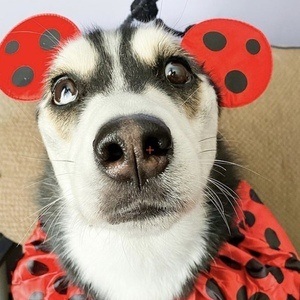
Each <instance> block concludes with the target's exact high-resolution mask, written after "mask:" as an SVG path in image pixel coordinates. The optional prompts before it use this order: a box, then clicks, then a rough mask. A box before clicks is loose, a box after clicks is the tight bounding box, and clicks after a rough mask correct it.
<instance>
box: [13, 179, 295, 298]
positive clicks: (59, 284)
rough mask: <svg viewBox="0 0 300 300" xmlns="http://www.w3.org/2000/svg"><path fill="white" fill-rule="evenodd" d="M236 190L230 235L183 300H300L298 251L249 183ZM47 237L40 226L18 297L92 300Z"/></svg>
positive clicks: (16, 282) (23, 266) (20, 275)
mask: <svg viewBox="0 0 300 300" xmlns="http://www.w3.org/2000/svg"><path fill="white" fill-rule="evenodd" d="M236 192H237V194H238V196H239V198H238V205H239V208H240V209H239V210H238V216H237V217H236V218H235V221H234V224H233V226H232V232H231V237H230V239H229V241H228V242H226V243H225V244H224V245H223V246H222V248H221V249H220V250H219V252H218V255H217V256H216V257H215V259H214V260H213V261H212V263H211V266H210V270H209V271H208V272H201V273H200V274H199V276H198V278H197V280H196V282H195V286H194V290H193V291H192V293H191V294H190V295H189V297H188V298H187V299H184V300H211V299H213V300H226V299H228V300H229V299H230V300H231V299H232V300H233V299H237V300H248V299H251V300H255V299H263V300H268V299H270V300H275V299H276V300H277V299H278V300H279V299H280V300H281V299H287V300H296V299H300V260H299V257H298V255H297V253H296V250H295V248H294V247H293V245H292V244H291V242H290V241H289V239H288V237H287V235H286V234H285V232H284V230H283V229H282V227H281V226H280V225H279V224H278V222H277V221H276V219H275V218H274V216H273V215H272V214H271V212H270V211H269V210H268V208H267V207H266V206H264V204H263V203H262V202H261V201H260V199H259V197H258V196H257V194H256V193H255V192H254V190H253V189H251V187H250V185H249V184H248V183H247V182H245V181H242V182H240V184H239V186H238V189H237V191H236ZM45 239H46V235H45V233H44V232H43V230H42V229H41V227H40V226H39V225H38V226H37V227H36V229H35V231H34V233H33V235H32V236H31V237H30V238H29V239H28V241H27V242H26V244H25V246H24V251H25V253H24V257H23V258H22V259H21V260H20V261H19V263H18V266H17V268H16V270H15V272H14V274H13V281H12V289H11V291H12V294H13V296H14V299H16V300H37V299H41V300H42V299H45V300H46V299H47V300H48V299H49V300H60V299H61V300H65V299H69V300H83V299H89V298H86V296H85V295H84V293H83V292H82V291H80V289H79V288H77V287H76V286H74V285H72V284H71V283H70V282H68V281H67V278H66V276H65V275H66V274H65V271H64V270H63V269H62V268H61V266H60V264H59V261H58V258H57V256H56V255H55V254H54V253H53V252H50V250H49V249H47V247H46V245H45V244H44V241H45ZM182 300H183V299H182Z"/></svg>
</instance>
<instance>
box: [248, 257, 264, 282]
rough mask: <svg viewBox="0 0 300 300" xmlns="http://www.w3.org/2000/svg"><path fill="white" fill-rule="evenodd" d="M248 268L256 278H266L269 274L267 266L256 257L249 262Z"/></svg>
mask: <svg viewBox="0 0 300 300" xmlns="http://www.w3.org/2000/svg"><path fill="white" fill-rule="evenodd" d="M246 270H247V272H248V274H249V275H250V276H252V277H254V278H265V277H267V276H268V270H267V268H266V267H265V266H264V265H262V264H261V263H260V262H259V261H257V260H256V259H254V258H252V259H250V260H249V261H248V262H247V264H246Z"/></svg>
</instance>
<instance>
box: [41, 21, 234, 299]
mask: <svg viewBox="0 0 300 300" xmlns="http://www.w3.org/2000/svg"><path fill="white" fill-rule="evenodd" d="M173 58H176V59H178V58H180V60H184V62H185V63H186V64H187V65H188V68H189V69H190V72H191V74H192V80H191V82H190V83H189V84H186V85H183V86H180V87H178V86H174V85H172V84H171V83H170V82H168V80H166V78H165V73H164V68H165V66H166V64H167V62H168V61H169V60H170V59H173ZM65 75H67V76H69V77H71V78H72V79H73V80H74V81H75V82H76V84H77V86H78V90H79V94H78V97H77V99H76V101H73V102H72V103H69V104H67V105H64V106H57V105H55V104H54V103H53V99H52V97H53V96H52V94H51V86H52V85H53V83H54V82H55V80H56V79H57V78H58V77H60V76H65ZM134 114H145V115H150V116H153V117H156V118H158V119H160V120H162V121H163V122H164V123H165V124H166V125H167V126H168V128H169V129H170V131H171V134H172V139H173V145H174V146H173V147H174V153H173V158H172V160H171V162H170V163H169V165H168V166H167V168H166V169H165V171H164V172H163V173H161V174H159V176H157V178H151V179H149V180H148V181H147V182H146V184H145V187H143V188H142V189H140V190H137V189H136V188H135V187H134V185H133V184H132V182H125V183H118V182H115V181H114V180H113V179H111V178H109V177H108V176H106V175H105V174H104V173H103V172H101V171H100V170H99V168H98V166H97V163H96V161H95V157H94V153H93V141H94V139H95V136H96V135H97V132H98V131H99V129H100V128H101V127H102V126H103V125H105V124H106V123H107V122H109V121H110V120H112V119H114V118H116V117H120V116H128V115H134ZM218 115H219V107H218V95H217V92H216V89H215V87H214V86H213V84H212V82H211V81H210V79H209V77H208V76H207V75H206V74H204V73H203V70H202V69H201V67H200V66H199V65H198V64H197V63H196V62H195V61H194V59H193V58H192V57H190V56H189V55H188V54H187V53H186V52H185V51H184V50H183V49H182V48H181V47H180V38H179V37H178V36H174V35H173V34H172V33H170V32H169V31H166V30H165V29H164V28H163V27H162V26H157V25H155V24H146V25H138V26H137V25H124V26H122V27H121V28H119V29H117V30H115V31H102V30H100V29H94V30H92V31H91V32H89V33H87V34H85V35H84V36H82V37H78V38H76V39H75V40H73V41H69V42H68V43H67V44H66V45H64V46H63V47H62V49H61V50H60V51H59V53H58V55H57V56H56V58H55V60H54V61H53V63H52V65H51V68H50V72H49V74H48V77H47V81H46V84H45V95H44V98H43V99H42V101H41V103H40V105H39V107H38V125H39V128H40V131H41V134H42V138H43V141H44V143H45V146H46V149H47V153H48V156H49V164H48V165H47V167H46V172H45V176H44V180H43V183H42V184H41V188H40V197H39V204H40V206H41V208H44V209H43V210H42V214H41V220H42V223H43V227H44V229H45V231H46V233H47V237H48V243H49V244H50V246H51V248H52V249H53V251H54V252H55V253H56V254H57V255H58V258H59V260H60V262H61V263H62V265H63V266H64V268H65V269H66V271H67V274H68V277H69V278H70V280H71V281H73V282H74V283H75V284H77V285H78V286H79V287H81V288H83V289H84V291H85V292H86V294H89V295H91V296H93V297H94V298H95V299H101V300H102V299H106V300H138V299H139V300H140V299H143V300H154V299H155V300H172V299H178V298H180V297H186V296H188V295H189V293H190V292H191V290H192V288H193V283H194V279H195V278H196V276H197V275H198V273H199V271H205V270H207V268H208V267H209V264H210V262H211V260H212V259H213V257H214V256H215V255H216V253H217V251H218V249H219V247H220V245H221V244H222V242H223V241H225V240H226V239H227V238H228V235H229V231H230V230H229V228H228V226H230V223H231V218H232V217H233V214H234V200H235V199H234V193H233V192H232V191H233V190H234V189H235V188H236V186H237V183H238V179H237V176H236V174H235V171H234V169H233V167H232V166H231V165H230V164H229V165H222V166H223V167H225V168H226V171H224V169H223V168H218V167H219V165H218V161H221V160H222V161H228V160H230V158H229V157H228V155H227V152H226V149H225V148H224V145H223V142H222V141H221V140H220V139H218ZM151 202H153V203H154V205H156V204H155V203H156V202H159V203H164V205H165V207H166V208H167V209H166V212H165V213H164V214H159V215H158V216H155V215H150V214H149V217H147V216H146V217H144V218H143V219H141V220H131V221H128V222H123V221H119V222H118V216H119V215H120V214H122V205H124V209H123V213H124V214H125V215H126V213H127V212H128V210H130V209H131V208H133V207H135V208H137V207H139V205H142V204H144V205H146V206H147V205H148V204H149V203H151ZM111 203H113V205H115V206H116V207H113V205H112V204H111ZM123 203H124V204H123ZM125 205H126V207H125ZM117 207H118V209H117ZM169 208H170V209H169ZM168 209H169V210H168ZM107 214H115V215H114V220H115V221H114V222H110V219H109V218H108V215H107Z"/></svg>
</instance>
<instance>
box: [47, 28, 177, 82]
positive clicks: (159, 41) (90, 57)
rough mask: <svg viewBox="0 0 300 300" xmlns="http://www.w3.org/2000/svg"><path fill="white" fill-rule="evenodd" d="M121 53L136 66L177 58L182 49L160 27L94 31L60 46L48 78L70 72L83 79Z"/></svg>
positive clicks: (173, 37)
mask: <svg viewBox="0 0 300 300" xmlns="http://www.w3.org/2000/svg"><path fill="white" fill-rule="evenodd" d="M124 52H126V53H127V55H128V53H131V54H132V56H135V57H136V58H137V59H138V60H139V61H140V62H143V63H146V64H148V65H153V64H155V61H156V59H157V57H158V56H165V57H168V56H172V55H179V54H182V49H181V47H180V38H179V37H177V36H174V35H173V34H171V33H170V32H168V31H166V30H165V29H164V28H163V27H162V26H156V25H152V24H146V25H140V26H126V27H120V28H118V29H116V30H110V31H104V30H101V29H94V30H91V31H90V32H89V33H87V34H85V35H83V36H80V37H78V38H76V39H74V40H71V41H68V42H67V43H66V44H65V45H63V46H62V48H61V49H60V51H59V52H58V54H57V56H56V57H55V59H54V61H53V63H52V65H51V66H50V75H52V76H51V77H54V76H55V75H59V74H60V73H69V72H70V73H76V74H78V75H79V76H82V77H85V76H87V75H90V74H91V73H92V72H93V71H94V70H95V68H96V67H97V65H98V64H99V62H100V63H102V62H105V61H103V60H105V57H107V58H108V59H109V57H110V56H111V55H115V54H116V53H117V54H118V55H119V56H124V55H125V53H124ZM101 60H102V61H101ZM107 63H108V61H107Z"/></svg>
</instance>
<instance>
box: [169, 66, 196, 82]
mask: <svg viewBox="0 0 300 300" xmlns="http://www.w3.org/2000/svg"><path fill="white" fill-rule="evenodd" d="M165 75H166V78H167V79H168V80H169V82H171V83H172V84H185V83H188V82H189V81H190V80H191V77H192V75H191V73H190V72H189V71H188V70H187V69H186V67H185V66H184V65H183V64H182V63H180V62H169V63H168V64H167V65H166V68H165Z"/></svg>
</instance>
